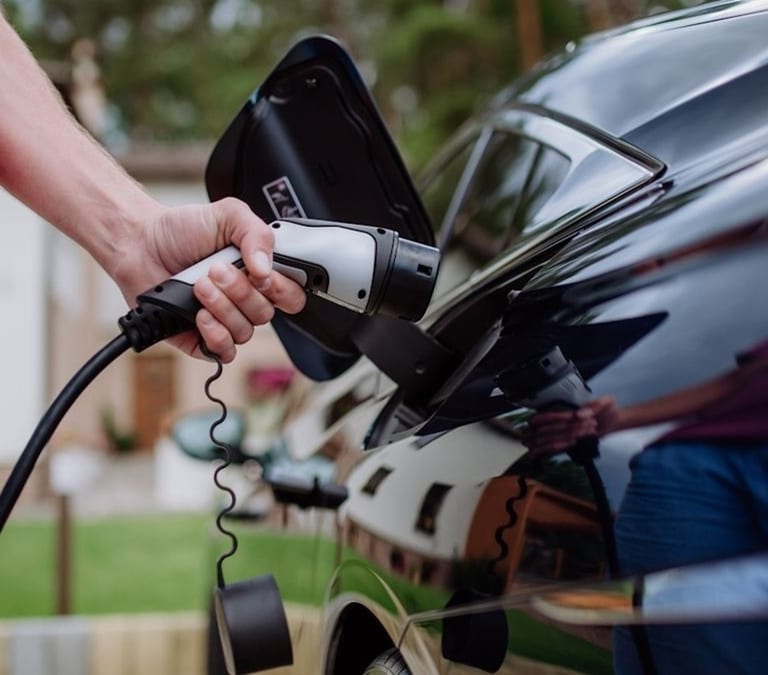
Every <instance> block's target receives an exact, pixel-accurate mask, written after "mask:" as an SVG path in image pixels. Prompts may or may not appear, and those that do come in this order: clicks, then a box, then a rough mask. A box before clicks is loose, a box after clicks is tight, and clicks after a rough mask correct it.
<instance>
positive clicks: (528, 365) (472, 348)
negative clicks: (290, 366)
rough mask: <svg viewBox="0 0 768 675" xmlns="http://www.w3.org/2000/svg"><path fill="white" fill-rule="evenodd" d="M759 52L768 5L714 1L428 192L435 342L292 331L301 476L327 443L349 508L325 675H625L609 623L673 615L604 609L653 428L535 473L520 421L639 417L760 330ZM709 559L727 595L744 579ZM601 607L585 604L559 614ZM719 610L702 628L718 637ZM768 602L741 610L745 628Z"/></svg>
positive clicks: (668, 20)
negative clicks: (309, 401)
mask: <svg viewBox="0 0 768 675" xmlns="http://www.w3.org/2000/svg"><path fill="white" fill-rule="evenodd" d="M766 35H768V3H766V2H744V3H739V2H717V3H709V4H706V5H702V6H699V7H696V8H692V9H689V10H685V11H681V12H676V13H668V14H662V15H659V16H655V17H653V18H650V19H647V20H644V21H640V22H637V23H635V24H632V25H630V26H627V27H625V28H621V29H617V30H612V31H609V32H607V33H603V34H600V35H596V36H593V37H590V38H587V39H585V40H584V41H582V42H580V43H578V44H572V45H569V46H568V47H567V48H566V50H565V51H564V52H563V53H561V54H559V55H557V56H555V57H553V58H551V59H550V60H548V61H547V62H545V63H543V64H541V65H540V66H539V67H538V68H536V69H535V70H534V71H532V72H531V73H529V74H528V75H526V76H525V77H523V78H522V79H521V80H519V81H517V82H515V83H513V84H511V85H510V86H509V87H508V88H507V89H505V90H504V91H502V92H500V93H499V95H498V96H497V97H496V98H495V100H494V101H493V102H492V103H491V104H490V105H489V106H488V107H487V108H486V109H485V110H484V111H483V112H482V113H480V114H478V115H477V116H476V117H474V118H473V119H472V120H470V121H468V122H467V124H466V125H465V126H464V127H463V128H462V129H460V130H459V131H458V133H457V134H456V136H455V138H454V139H453V140H451V141H450V142H449V143H448V144H447V146H446V148H445V150H444V151H443V152H442V153H441V154H440V156H439V157H437V158H436V159H435V160H434V162H433V163H432V164H431V165H430V167H429V168H428V169H427V170H426V171H425V172H424V174H423V176H422V177H421V179H420V181H419V195H420V201H421V203H422V204H423V205H424V208H425V210H426V213H427V214H428V221H429V222H431V223H432V225H433V228H434V230H433V232H432V231H429V232H428V231H426V230H424V228H421V227H417V226H411V227H407V226H403V227H402V228H401V233H402V234H403V236H409V237H411V238H414V239H417V240H420V241H423V242H425V243H431V242H432V241H437V243H438V244H439V246H440V248H441V249H442V251H443V261H442V263H441V270H440V275H439V278H438V285H437V290H436V292H435V295H434V298H433V301H432V304H431V305H430V308H429V310H428V312H427V315H426V316H425V318H424V319H423V320H422V321H421V322H420V323H418V324H417V325H412V324H407V323H405V322H402V321H398V320H395V319H389V318H384V317H367V318H366V320H365V322H364V323H355V322H354V321H353V320H352V319H347V318H342V319H340V318H339V317H340V316H341V315H340V314H339V310H338V308H336V307H332V306H330V305H327V306H326V305H324V304H323V303H322V301H318V302H315V303H314V304H313V305H312V306H311V307H310V309H309V313H308V314H306V315H305V316H303V317H299V318H298V320H297V321H298V323H297V324H296V325H293V326H288V327H287V325H286V323H285V322H286V321H287V319H285V318H281V319H279V320H278V332H279V333H280V334H281V336H282V337H283V338H284V344H285V346H286V348H287V350H288V352H289V354H290V355H291V357H292V358H293V360H294V362H295V363H296V365H297V366H298V367H299V369H301V370H303V371H304V372H305V373H306V374H307V375H308V376H310V377H313V378H315V379H318V380H321V381H322V382H321V383H320V384H318V385H316V386H317V388H318V389H317V390H318V391H319V392H326V395H325V396H322V395H319V396H318V398H317V399H316V400H317V401H319V402H320V403H319V404H318V405H314V406H313V405H310V406H309V407H307V408H306V409H305V410H304V412H303V413H302V414H303V416H304V417H303V419H304V420H305V421H306V420H310V419H311V420H315V422H316V421H317V420H322V424H321V425H320V428H318V427H317V425H315V427H313V428H315V431H314V432H313V433H312V434H293V433H292V429H291V428H290V427H289V428H288V433H287V435H286V436H284V439H283V440H284V442H285V444H286V447H287V448H288V450H289V451H290V452H291V453H293V454H294V455H295V456H297V457H302V458H305V457H308V456H311V455H313V454H315V453H318V452H322V449H323V447H324V446H326V444H327V443H328V442H329V440H330V439H333V443H334V445H335V451H334V457H336V459H337V462H338V474H337V478H336V479H335V480H337V481H338V482H339V483H340V484H343V486H344V488H345V489H346V494H347V498H346V500H344V501H343V502H342V503H340V505H338V510H337V519H338V525H339V527H338V537H339V538H340V540H339V543H340V545H341V546H340V551H341V553H340V559H339V561H338V565H337V567H336V569H335V572H334V574H333V576H332V578H329V579H327V583H326V593H325V606H324V613H323V617H324V618H323V621H324V625H323V644H322V648H323V649H322V654H321V655H320V654H319V655H318V663H319V670H321V671H322V672H324V673H326V675H357V674H361V673H368V672H375V673H378V672H384V673H389V672H403V673H405V672H412V673H433V672H434V673H438V672H440V673H448V672H450V673H463V672H467V673H469V672H479V671H484V672H499V673H512V672H525V673H538V672H541V673H554V672H567V671H575V672H586V673H607V672H611V670H612V656H611V651H610V625H611V624H612V623H625V622H627V621H629V620H631V619H630V618H628V617H634V620H637V621H639V622H640V623H642V622H643V621H652V620H655V621H664V620H665V617H666V620H669V619H670V616H669V615H665V614H664V605H663V603H662V604H661V605H659V606H660V607H661V609H660V610H659V614H657V615H655V619H654V618H653V617H652V616H651V614H650V613H648V614H647V615H643V614H641V613H637V612H634V613H633V611H632V602H631V597H624V599H623V600H621V601H620V602H619V601H617V597H618V596H617V595H616V593H615V591H616V590H617V588H619V587H613V586H610V587H608V590H610V591H611V593H609V594H603V593H601V592H598V591H602V590H606V587H605V586H600V584H599V582H601V581H604V580H606V579H608V578H610V577H616V578H620V577H621V570H620V569H619V568H618V564H617V559H616V551H615V548H614V547H613V532H612V518H613V514H614V512H615V510H616V508H617V506H618V505H619V503H620V502H621V499H622V496H623V494H624V490H625V487H626V484H627V480H628V477H629V460H630V458H632V457H633V456H634V455H636V454H637V453H638V452H639V451H640V450H641V449H642V448H643V447H644V445H645V444H646V443H648V442H649V441H650V440H651V439H653V438H655V437H657V436H658V435H659V433H660V432H661V428H660V427H659V426H658V425H656V426H653V427H642V428H638V429H634V430H630V431H625V432H621V433H617V434H612V435H609V436H607V437H606V438H605V439H603V440H602V441H601V443H600V446H599V455H598V456H597V457H594V456H578V455H573V453H571V454H568V453H562V454H560V455H557V456H554V457H551V458H549V459H544V460H538V461H531V460H530V458H529V457H528V456H527V453H526V448H525V446H524V445H522V444H521V443H520V441H519V435H520V424H521V423H522V422H524V420H525V419H526V418H527V417H528V416H529V415H530V413H531V409H532V408H535V407H537V406H538V405H539V404H542V405H543V404H544V403H546V402H547V400H549V399H547V397H546V393H547V387H551V386H553V385H557V386H560V385H563V383H565V387H566V389H568V390H569V391H570V389H572V388H573V387H578V386H581V385H582V384H584V385H586V386H588V388H589V390H590V391H589V392H588V393H589V395H590V396H595V397H596V396H602V395H611V396H613V397H615V398H616V399H617V400H618V401H619V402H620V403H621V404H622V405H629V404H633V403H637V402H641V401H647V400H649V399H655V398H658V397H661V396H663V395H665V394H668V393H671V392H674V391H677V390H679V389H681V388H683V387H688V386H692V385H695V384H697V383H702V382H705V381H707V380H709V379H711V378H713V377H716V376H718V375H720V374H722V373H724V372H726V371H728V370H729V369H731V368H732V367H733V366H734V362H735V358H736V355H738V354H741V353H744V352H746V351H748V350H750V349H751V348H753V347H754V346H755V345H758V344H760V343H761V342H763V341H765V339H766V337H768V312H766V311H765V302H766V299H767V298H766V291H765V281H764V279H765V270H766V261H767V260H768V117H767V116H766V114H765V111H766V110H768V42H767V41H766V39H765V36H766ZM307 114H309V113H307ZM300 124H301V119H300V117H296V118H294V119H292V121H291V124H288V125H286V126H285V127H284V128H283V130H282V131H283V133H284V134H286V135H287V136H290V135H291V134H292V133H294V131H295V133H296V134H297V135H299V136H300V135H301V133H303V132H302V131H301V130H300V129H299V126H300ZM240 166H241V171H243V172H245V173H244V174H243V175H241V176H240V180H241V182H242V181H243V180H246V181H247V179H248V174H247V167H245V168H243V165H242V163H241V165H240ZM243 176H245V178H243ZM233 192H234V193H235V194H238V195H240V196H244V197H246V198H247V197H248V191H247V190H245V191H244V192H242V191H241V192H238V191H237V190H234V191H233ZM299 200H301V195H299ZM338 203H339V211H340V214H339V215H338V216H337V218H338V219H344V216H345V213H344V207H343V204H344V200H343V198H342V197H339V202H338ZM332 206H333V205H332ZM332 206H331V207H329V209H330V210H331V212H332ZM307 215H315V214H313V213H308V214H307ZM317 215H318V217H330V216H329V215H328V213H318V214H317ZM374 215H375V214H374ZM390 215H391V214H389V213H384V214H382V215H381V220H382V221H385V222H386V221H387V219H388V218H389V219H390V222H391V218H390ZM416 220H419V219H418V218H417V219H416ZM404 221H407V218H406V219H404ZM419 222H421V221H419ZM374 224H378V223H374ZM407 224H408V223H407V222H406V225H407ZM281 322H283V323H281ZM560 358H562V363H560V366H561V368H560V370H557V369H554V366H555V365H557V359H560ZM559 396H560V397H561V398H562V394H559ZM556 398H557V397H556ZM297 419H302V418H301V416H300V417H299V418H297ZM299 423H300V422H299ZM765 489H766V490H768V485H766V486H765ZM707 562H709V563H711V567H710V568H709V571H710V572H711V573H712V574H713V575H715V576H713V577H712V579H713V581H712V584H714V583H715V581H714V580H715V579H717V576H716V575H717V574H718V571H721V570H722V569H723V565H724V564H725V567H726V568H727V566H728V564H730V562H731V561H723V560H712V561H707ZM726 563H727V564H726ZM733 564H734V565H736V564H737V562H736V561H733ZM739 569H741V568H739ZM747 569H748V567H747ZM707 572H708V569H707V568H706V567H705V568H702V573H703V574H705V575H706V573H707ZM747 577H748V574H746V575H745V576H744V577H743V578H744V579H746V578H747ZM680 578H683V579H685V578H686V577H685V575H682V577H680ZM697 578H699V577H697ZM704 578H705V579H706V576H705V577H704ZM594 584H597V586H595V585H594ZM712 587H714V586H712ZM584 588H589V589H591V590H592V591H594V592H593V595H592V596H591V597H592V601H593V602H592V604H590V605H588V606H587V605H583V604H581V605H580V604H579V603H578V602H575V601H574V603H573V604H571V605H570V606H569V605H568V602H567V599H568V597H571V596H568V595H567V594H566V595H563V594H561V596H560V600H562V601H563V603H561V604H560V605H558V603H557V602H556V601H555V599H553V598H554V596H552V595H551V594H550V595H549V596H547V595H546V593H548V592H551V591H553V590H558V589H559V590H561V591H563V592H565V591H568V592H571V591H574V589H575V591H578V590H579V589H582V590H583V589H584ZM620 588H622V589H624V591H626V590H627V586H626V585H625V586H622V587H620ZM595 589H597V590H595ZM629 591H630V595H631V591H632V588H631V587H630V588H629ZM704 596H706V594H703V595H701V597H700V600H701V603H700V605H698V607H694V608H693V609H692V610H691V613H690V614H687V615H686V617H685V618H686V620H688V621H692V622H708V621H709V622H711V621H714V619H715V618H716V616H715V615H716V614H717V612H716V611H713V606H714V607H715V608H716V607H717V606H718V605H717V602H716V601H715V602H714V604H713V603H712V602H709V604H708V602H707V600H708V599H707V598H706V597H704ZM581 597H582V599H583V597H584V596H581ZM595 597H597V598H602V604H599V603H598V604H597V605H595V604H594V598H595ZM733 597H734V598H736V599H738V598H739V597H740V596H739V594H738V592H735V593H734V595H733ZM611 599H613V600H614V601H616V602H617V603H618V604H614V605H610V600H611ZM709 600H711V598H710V599H709ZM606 603H608V604H606ZM760 603H762V605H760ZM765 605H766V598H765V597H764V596H763V597H762V598H761V597H760V596H759V595H755V594H751V595H750V594H745V598H744V599H743V601H742V602H741V603H739V602H735V609H733V611H732V613H731V615H730V616H731V618H733V615H737V616H741V617H742V618H743V617H746V616H753V617H754V616H760V606H762V608H763V610H764V609H765ZM585 609H590V610H594V611H595V613H593V614H592V615H588V613H586V612H583V611H582V612H580V611H579V610H585ZM609 609H614V610H616V611H614V613H613V614H611V613H610V612H608V610H609ZM667 609H668V610H670V608H669V607H667ZM671 609H675V608H674V607H673V608H671ZM677 609H679V606H678V607H677ZM598 610H601V611H602V613H601V611H598ZM670 611H671V610H670ZM589 616H591V617H592V619H591V620H590V618H589ZM762 616H763V618H762V619H761V620H762V621H768V619H766V617H765V614H763V615H762ZM679 618H680V617H679V616H678V617H677V619H676V620H679ZM606 626H607V627H606ZM634 637H635V638H636V639H637V640H638V641H641V640H642V630H640V629H636V630H635V631H634ZM641 648H642V646H641ZM651 656H652V655H651ZM398 667H399V668H401V669H402V670H397V668H398Z"/></svg>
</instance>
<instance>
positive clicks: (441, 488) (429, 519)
mask: <svg viewBox="0 0 768 675" xmlns="http://www.w3.org/2000/svg"><path fill="white" fill-rule="evenodd" d="M451 487H453V486H451V485H446V484H445V483H432V485H431V486H430V487H429V490H427V494H425V495H424V500H423V501H422V502H421V508H420V509H419V516H418V518H417V519H416V529H417V530H419V531H420V532H424V533H425V534H434V533H435V530H436V529H437V516H438V514H439V512H440V508H441V507H442V505H443V500H444V499H445V495H447V494H448V492H449V491H450V489H451Z"/></svg>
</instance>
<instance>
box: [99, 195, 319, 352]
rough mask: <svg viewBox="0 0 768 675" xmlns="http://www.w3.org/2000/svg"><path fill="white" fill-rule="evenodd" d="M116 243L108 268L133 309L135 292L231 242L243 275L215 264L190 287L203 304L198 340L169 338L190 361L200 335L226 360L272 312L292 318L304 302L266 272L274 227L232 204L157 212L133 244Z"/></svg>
mask: <svg viewBox="0 0 768 675" xmlns="http://www.w3.org/2000/svg"><path fill="white" fill-rule="evenodd" d="M120 244H121V245H120V248H121V250H122V251H123V252H124V255H123V256H121V257H118V262H117V264H116V266H115V267H114V268H113V269H112V270H108V271H109V273H110V274H111V275H112V277H113V278H114V279H115V281H116V282H117V283H118V285H119V286H120V289H121V291H122V293H123V295H124V297H125V298H126V300H127V301H128V304H129V305H131V306H133V305H135V302H136V297H137V295H139V294H140V293H142V292H144V291H146V290H147V289H148V288H151V287H152V286H153V285H154V284H157V283H160V282H162V281H165V280H166V279H167V278H168V277H169V276H172V275H173V274H175V273H177V272H179V271H181V270H182V269H185V268H186V267H189V266H190V265H191V264H193V263H195V262H197V261H198V260H201V259H203V258H205V257H206V256H208V255H210V254H211V253H213V252H214V251H217V250H219V249H222V248H224V247H225V246H227V245H229V244H234V245H235V246H237V247H238V248H239V249H240V253H241V255H242V258H243V261H244V263H245V268H246V270H247V274H244V273H243V272H242V271H239V270H237V269H235V268H234V267H233V266H232V265H229V264H224V263H214V264H213V265H212V266H211V269H210V272H209V274H208V276H204V277H202V278H200V279H199V280H198V281H197V282H196V283H195V287H194V292H195V296H196V297H197V299H198V300H199V301H200V303H201V304H202V305H203V308H202V309H201V310H200V311H199V312H198V313H197V318H196V326H197V330H198V331H199V335H198V334H196V333H195V332H194V331H189V332H187V333H183V334H181V335H178V336H176V337H174V338H171V339H170V340H169V342H171V343H172V344H174V345H176V346H177V347H179V348H180V349H181V350H182V351H184V352H186V353H188V354H191V355H193V356H197V357H200V356H201V353H200V350H199V346H198V344H199V338H200V337H202V338H203V340H204V342H205V344H206V346H207V347H208V349H209V350H210V351H211V352H213V353H215V354H217V355H218V356H219V357H220V358H221V360H222V362H224V363H229V362H230V361H232V360H233V359H234V358H235V354H236V345H239V344H244V343H245V342H247V341H248V340H249V339H250V338H251V336H252V335H253V329H254V326H257V325H261V324H265V323H268V322H269V321H270V320H271V319H272V317H273V316H274V312H275V307H278V308H280V309H281V310H283V311H285V312H288V313H296V312H299V311H301V309H302V308H303V307H304V303H305V301H306V294H305V292H304V289H302V288H301V287H300V286H299V285H298V284H296V283H295V282H294V281H292V280H290V279H288V278H287V277H285V276H283V275H281V274H279V273H278V272H275V271H274V270H273V269H272V247H273V244H274V236H273V234H272V230H271V229H269V228H268V227H267V226H266V225H265V223H264V222H263V221H262V220H261V219H260V218H259V217H258V216H256V215H255V214H254V213H253V212H252V211H251V210H250V208H248V206H247V205H246V204H244V203H243V202H241V201H239V200H237V199H233V198H227V199H222V200H220V201H218V202H214V203H212V204H201V205H192V206H182V207H176V208H162V207H159V208H157V209H156V210H154V211H153V212H152V213H151V214H150V215H149V217H148V218H147V219H146V220H145V224H144V226H143V228H142V229H141V230H140V231H139V232H138V233H137V235H136V236H134V237H133V240H132V241H128V242H120Z"/></svg>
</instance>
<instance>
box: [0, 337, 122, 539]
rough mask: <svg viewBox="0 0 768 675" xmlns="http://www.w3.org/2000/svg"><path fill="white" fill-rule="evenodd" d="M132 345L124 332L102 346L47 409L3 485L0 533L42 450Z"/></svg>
mask: <svg viewBox="0 0 768 675" xmlns="http://www.w3.org/2000/svg"><path fill="white" fill-rule="evenodd" d="M130 347H131V343H130V340H129V339H128V337H127V336H126V335H125V334H124V333H121V334H120V335H118V336H117V337H116V338H114V339H113V340H112V341H111V342H110V343H109V344H107V345H106V346H104V347H102V348H101V349H100V350H99V351H98V352H96V354H94V355H93V356H92V357H91V358H90V359H89V360H88V361H87V362H86V363H85V365H84V366H83V367H82V368H80V370H78V371H77V373H75V375H74V376H73V377H72V379H71V380H70V381H69V382H67V384H66V385H65V386H64V388H63V389H62V390H61V392H60V393H59V395H58V396H57V397H56V399H55V400H54V402H53V403H52V404H51V406H50V408H48V410H47V411H46V412H45V415H43V417H42V419H41V420H40V422H38V424H37V426H36V427H35V430H34V431H33V432H32V436H31V437H30V439H29V441H28V442H27V445H26V447H25V448H24V450H23V451H22V453H21V456H20V457H19V459H18V460H17V462H16V464H15V465H14V467H13V470H12V471H11V475H10V476H9V477H8V480H7V481H6V483H5V485H4V486H3V491H2V492H0V532H2V531H3V528H4V527H5V523H6V521H7V520H8V518H9V516H10V515H11V511H12V510H13V507H14V506H15V505H16V501H17V500H18V498H19V495H20V494H21V491H22V490H23V489H24V486H25V485H26V484H27V481H28V480H29V476H30V475H31V474H32V470H33V469H34V468H35V464H36V463H37V460H38V459H39V458H40V454H41V453H42V452H43V449H44V448H45V446H46V444H47V443H48V441H49V440H50V438H51V435H52V434H53V432H54V431H55V430H56V427H57V426H59V422H61V419H62V418H63V417H64V415H65V414H66V413H67V411H68V410H69V409H70V407H71V406H72V404H73V403H74V402H75V401H76V400H77V397H78V396H80V394H82V393H83V391H84V390H85V388H86V387H87V386H88V385H89V384H90V383H91V382H93V380H94V379H95V378H96V376H97V375H98V374H99V373H101V371H102V370H104V368H106V367H107V366H108V365H109V364H110V363H112V361H114V360H115V359H117V357H118V356H120V355H121V354H123V353H124V352H126V351H128V349H129V348H130Z"/></svg>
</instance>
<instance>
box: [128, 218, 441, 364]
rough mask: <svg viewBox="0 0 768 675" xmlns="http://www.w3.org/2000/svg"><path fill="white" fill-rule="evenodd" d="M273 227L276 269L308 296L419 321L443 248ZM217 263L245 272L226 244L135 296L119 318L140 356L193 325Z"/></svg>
mask: <svg viewBox="0 0 768 675" xmlns="http://www.w3.org/2000/svg"><path fill="white" fill-rule="evenodd" d="M269 226H270V227H271V229H272V231H273V233H274V236H275V245H274V256H273V258H274V263H273V265H274V269H275V270H277V271H279V272H281V273H282V274H284V275H285V276H287V277H289V278H291V279H293V280H294V281H296V282H297V283H298V284H299V285H300V286H302V287H303V288H304V289H305V290H306V291H307V292H308V293H312V294H314V295H318V296H320V297H323V298H325V299H327V300H329V301H330V302H333V303H335V304H338V305H341V306H343V307H346V308H347V309H350V310H352V311H355V312H358V313H360V314H385V315H388V316H394V317H397V318H400V319H404V320H407V321H418V320H419V319H420V318H421V317H422V316H423V314H424V312H425V311H426V309H427V305H428V304H429V301H430V300H431V298H432V292H433V290H434V287H435V281H436V280H437V272H438V267H439V264H440V252H439V250H438V249H436V248H434V247H432V246H427V245H425V244H421V243H419V242H414V241H409V240H406V239H401V238H400V237H399V235H398V233H397V232H395V231H394V230H387V229H384V228H381V227H370V226H367V225H359V224H356V223H338V222H335V221H325V220H309V219H303V218H302V219H300V218H296V219H290V220H288V219H283V220H276V221H274V222H272V223H270V225H269ZM216 262H225V263H231V264H233V265H235V267H238V268H240V269H244V267H245V265H244V264H243V260H242V258H241V257H240V252H239V251H238V249H237V248H236V247H234V246H228V247H227V248H224V249H222V250H221V251H217V252H216V253H214V254H213V255H211V256H209V257H207V258H205V259H204V260H201V261H200V262H198V263H195V264H194V265H192V266H191V267H188V268H187V269H185V270H183V271H182V272H179V273H178V274H176V275H174V276H173V277H171V278H170V279H168V280H167V281H164V282H163V283H162V284H158V285H157V286H155V287H153V288H151V289H148V290H147V291H145V292H144V293H142V294H141V295H139V296H138V298H137V306H136V307H135V308H134V309H132V310H131V311H129V312H128V313H127V314H126V315H125V316H123V317H122V318H121V319H120V320H119V321H118V323H119V325H120V328H121V329H122V331H123V333H125V335H127V337H128V339H129V341H130V343H131V346H132V347H133V349H134V350H135V351H137V352H140V351H143V350H144V349H147V348H148V347H151V346H152V345H154V344H155V343H157V342H160V341H162V340H165V339H167V338H169V337H171V336H173V335H177V334H179V333H183V332H185V331H187V330H190V329H192V328H194V326H195V316H196V315H197V312H198V311H199V310H200V307H201V305H200V303H199V301H198V300H197V298H196V297H195V294H194V290H193V287H194V284H195V282H196V281H197V279H199V278H200V277H201V276H203V275H205V274H207V273H208V270H209V269H210V267H211V265H213V264H214V263H216Z"/></svg>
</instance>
